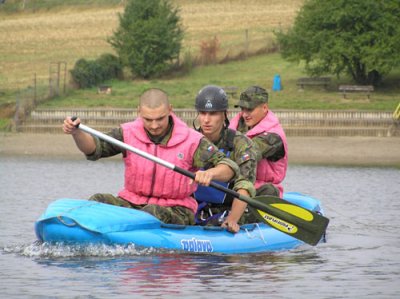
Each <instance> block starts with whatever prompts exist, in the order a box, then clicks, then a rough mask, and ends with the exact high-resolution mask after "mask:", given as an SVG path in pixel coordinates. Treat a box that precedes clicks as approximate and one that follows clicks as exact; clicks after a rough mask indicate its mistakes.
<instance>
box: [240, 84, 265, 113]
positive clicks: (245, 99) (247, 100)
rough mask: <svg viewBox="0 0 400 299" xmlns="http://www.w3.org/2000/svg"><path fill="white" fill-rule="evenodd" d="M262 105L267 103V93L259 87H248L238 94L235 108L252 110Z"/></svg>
mask: <svg viewBox="0 0 400 299" xmlns="http://www.w3.org/2000/svg"><path fill="white" fill-rule="evenodd" d="M263 103H268V93H267V91H266V90H265V89H264V88H262V87H259V86H250V87H249V88H247V89H246V90H245V91H243V92H242V93H241V94H240V100H239V103H238V104H237V105H235V107H236V108H237V107H241V108H247V109H254V108H256V107H257V106H258V105H260V104H263Z"/></svg>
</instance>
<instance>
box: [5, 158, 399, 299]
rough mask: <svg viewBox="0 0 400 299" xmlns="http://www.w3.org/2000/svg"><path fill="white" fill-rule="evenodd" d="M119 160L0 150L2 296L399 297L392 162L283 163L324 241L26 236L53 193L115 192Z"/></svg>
mask: <svg viewBox="0 0 400 299" xmlns="http://www.w3.org/2000/svg"><path fill="white" fill-rule="evenodd" d="M122 172H123V167H122V165H121V162H120V161H118V160H112V161H102V162H96V163H93V162H88V161H84V160H83V159H82V160H79V161H77V160H55V159H53V160H52V159H45V158H43V159H38V158H36V159H32V158H12V157H7V158H6V157H0V188H1V192H0V205H1V218H0V296H1V297H2V298H112V297H114V298H144V297H151V298H154V297H158V298H160V297H163V298H176V297H179V298H210V296H212V297H213V298H243V297H245V296H246V297H248V296H251V297H253V298H268V297H272V298H399V294H400V285H399V283H400V237H399V228H400V220H399V218H400V217H399V216H400V213H399V211H400V171H399V170H398V169H390V168H386V169H380V168H334V167H315V166H314V167H306V166H290V167H289V171H288V175H287V178H286V190H287V191H298V192H302V193H305V194H309V195H312V196H313V197H316V198H319V199H320V200H321V201H322V203H323V206H324V209H325V212H326V213H327V216H328V217H329V218H330V219H331V223H330V226H329V228H328V242H327V243H326V244H321V245H318V246H316V247H311V246H303V247H301V248H298V249H296V250H293V251H286V252H279V253H273V254H261V255H260V254H257V255H242V256H223V255H189V254H179V253H173V252H162V251H155V250H141V251H139V250H136V249H135V248H134V247H133V246H132V247H106V246H104V247H103V246H97V247H81V248H79V247H66V246H48V245H47V246H46V245H40V244H37V243H35V240H36V237H35V235H34V230H33V225H34V222H35V220H36V219H37V218H38V217H39V216H40V214H41V213H42V212H43V211H44V210H45V209H46V207H47V205H48V204H49V203H50V202H52V201H53V200H55V199H57V198H61V197H69V198H87V197H88V196H90V195H91V194H93V193H96V192H109V193H116V192H117V191H118V189H119V188H120V187H121V183H122Z"/></svg>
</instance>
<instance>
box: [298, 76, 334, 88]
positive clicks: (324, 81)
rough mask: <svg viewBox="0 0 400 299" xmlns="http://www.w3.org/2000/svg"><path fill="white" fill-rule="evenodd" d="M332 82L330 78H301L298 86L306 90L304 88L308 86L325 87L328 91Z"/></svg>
mask: <svg viewBox="0 0 400 299" xmlns="http://www.w3.org/2000/svg"><path fill="white" fill-rule="evenodd" d="M330 82H331V78H330V77H315V78H313V77H311V78H299V79H298V80H297V85H298V86H300V88H301V89H304V86H306V85H309V86H311V85H314V86H324V88H325V89H326V88H327V87H328V85H329V83H330Z"/></svg>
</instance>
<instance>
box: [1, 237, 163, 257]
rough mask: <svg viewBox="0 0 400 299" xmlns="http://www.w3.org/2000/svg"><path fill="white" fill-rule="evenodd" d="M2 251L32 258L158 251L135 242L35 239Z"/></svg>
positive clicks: (141, 254) (110, 255)
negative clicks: (57, 241) (81, 242)
mask: <svg viewBox="0 0 400 299" xmlns="http://www.w3.org/2000/svg"><path fill="white" fill-rule="evenodd" d="M2 251H3V252H4V253H15V254H19V255H21V256H25V257H33V258H43V257H45V258H71V257H123V256H137V255H140V256H146V255H151V254H155V253H160V250H159V249H155V248H139V247H137V246H135V244H128V245H106V244H86V245H82V244H65V243H47V242H40V241H35V242H33V243H31V244H24V245H14V246H7V247H4V248H2Z"/></svg>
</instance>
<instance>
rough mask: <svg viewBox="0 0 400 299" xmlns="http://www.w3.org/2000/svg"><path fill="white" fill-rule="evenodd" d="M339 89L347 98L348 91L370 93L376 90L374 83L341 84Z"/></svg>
mask: <svg viewBox="0 0 400 299" xmlns="http://www.w3.org/2000/svg"><path fill="white" fill-rule="evenodd" d="M339 91H340V92H341V93H342V95H343V98H344V99H345V98H346V93H348V92H364V93H366V94H367V97H368V99H369V95H370V93H371V92H373V91H374V86H372V85H339Z"/></svg>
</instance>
